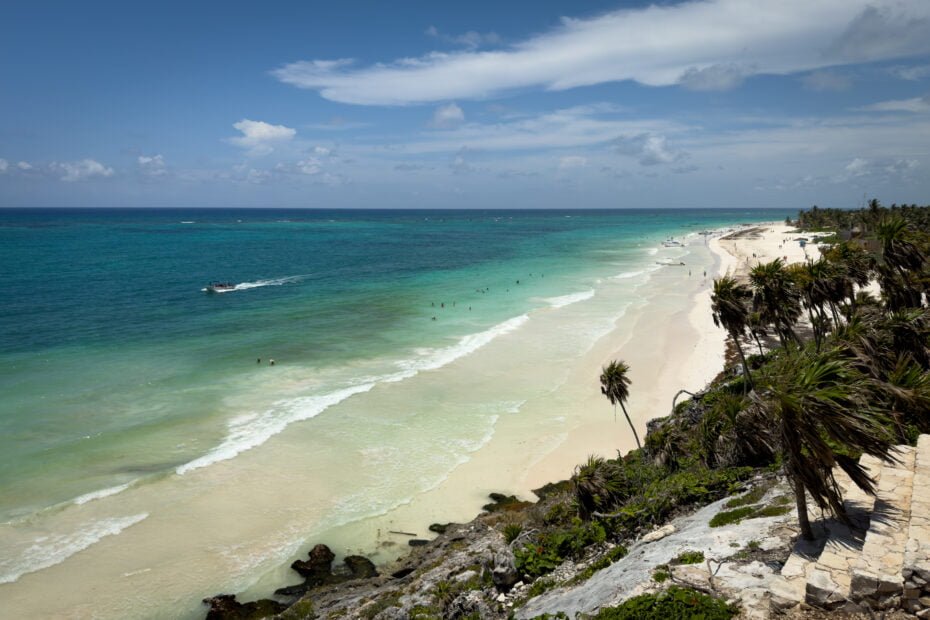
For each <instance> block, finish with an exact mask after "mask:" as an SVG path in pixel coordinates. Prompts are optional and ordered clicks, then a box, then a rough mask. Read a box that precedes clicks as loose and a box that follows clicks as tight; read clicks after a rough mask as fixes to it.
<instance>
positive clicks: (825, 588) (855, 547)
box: [804, 454, 884, 611]
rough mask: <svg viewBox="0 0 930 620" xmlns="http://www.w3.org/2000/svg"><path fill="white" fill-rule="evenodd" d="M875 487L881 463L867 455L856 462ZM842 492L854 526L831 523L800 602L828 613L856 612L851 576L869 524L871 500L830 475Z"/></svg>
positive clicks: (846, 478) (846, 479)
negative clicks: (830, 611)
mask: <svg viewBox="0 0 930 620" xmlns="http://www.w3.org/2000/svg"><path fill="white" fill-rule="evenodd" d="M859 463H860V464H861V465H862V466H863V467H865V469H866V470H867V471H868V473H869V475H870V476H871V477H872V478H873V479H874V480H875V482H876V485H880V484H881V480H882V477H883V476H884V472H883V467H882V465H883V464H882V462H881V461H880V460H879V459H877V458H875V457H873V456H870V455H868V454H866V455H863V456H862V457H861V458H860V459H859ZM834 475H835V477H836V478H837V482H838V483H839V485H840V487H841V489H842V490H843V504H844V506H845V507H846V512H847V514H848V515H849V516H850V519H851V520H852V521H853V524H854V526H855V527H852V528H850V527H849V526H847V525H845V524H843V523H840V522H839V521H835V520H831V521H830V522H829V525H828V526H827V527H828V530H829V537H828V538H827V541H826V543H825V544H824V546H823V551H821V553H820V557H819V558H817V561H816V562H814V563H813V564H812V565H811V566H810V567H808V570H807V575H806V580H805V581H806V583H805V590H804V599H805V601H806V602H807V603H808V604H809V605H813V606H815V607H820V608H823V609H830V610H846V611H856V610H857V606H855V605H853V604H850V603H849V592H850V586H851V585H852V580H851V574H852V569H853V566H854V565H855V563H856V561H857V560H858V558H859V554H860V552H861V550H862V546H863V543H864V537H863V532H864V530H865V528H866V527H868V525H869V518H868V515H869V513H870V512H871V511H872V507H873V504H874V501H875V498H874V497H872V496H871V495H869V494H867V493H866V492H865V491H863V490H862V489H860V488H859V487H858V486H856V485H855V484H854V483H853V482H852V480H851V479H850V478H849V476H847V475H846V474H845V473H844V472H842V471H838V472H837V473H836V474H834Z"/></svg>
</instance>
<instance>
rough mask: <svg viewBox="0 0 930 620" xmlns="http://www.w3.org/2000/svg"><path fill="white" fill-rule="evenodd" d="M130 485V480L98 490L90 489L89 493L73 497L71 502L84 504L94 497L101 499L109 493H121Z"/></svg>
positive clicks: (109, 494) (108, 495)
mask: <svg viewBox="0 0 930 620" xmlns="http://www.w3.org/2000/svg"><path fill="white" fill-rule="evenodd" d="M131 486H132V483H131V482H127V483H126V484H120V485H117V486H115V487H109V488H106V489H100V490H99V491H92V492H90V493H85V494H84V495H81V496H79V497H75V498H74V499H73V500H72V502H73V503H74V504H77V505H78V506H80V505H81V504H86V503H87V502H92V501H94V500H95V499H103V498H104V497H110V496H111V495H116V494H117V493H122V492H123V491H125V490H126V489H128V488H129V487H131Z"/></svg>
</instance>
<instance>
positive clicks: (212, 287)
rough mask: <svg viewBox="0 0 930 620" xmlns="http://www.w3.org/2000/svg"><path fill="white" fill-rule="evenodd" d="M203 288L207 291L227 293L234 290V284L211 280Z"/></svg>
mask: <svg viewBox="0 0 930 620" xmlns="http://www.w3.org/2000/svg"><path fill="white" fill-rule="evenodd" d="M203 290H205V291H206V292H208V293H228V292H229V291H234V290H236V285H235V284H233V283H232V282H211V283H210V284H208V285H207V287H206V288H205V289H203Z"/></svg>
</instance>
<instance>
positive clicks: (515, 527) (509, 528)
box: [504, 523, 523, 545]
mask: <svg viewBox="0 0 930 620" xmlns="http://www.w3.org/2000/svg"><path fill="white" fill-rule="evenodd" d="M522 533H523V526H522V525H520V524H519V523H508V524H507V525H505V526H504V540H506V541H507V544H508V545H509V544H510V543H512V542H513V541H515V540H516V539H517V536H519V535H520V534H522Z"/></svg>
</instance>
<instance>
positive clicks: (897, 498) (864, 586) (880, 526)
mask: <svg viewBox="0 0 930 620" xmlns="http://www.w3.org/2000/svg"><path fill="white" fill-rule="evenodd" d="M914 454H915V451H914V448H912V447H910V446H898V454H897V455H896V458H897V459H898V462H897V463H885V466H884V467H883V468H882V474H881V480H880V481H879V483H878V488H877V494H876V497H875V505H874V507H873V509H872V518H871V522H870V524H869V531H868V533H867V534H866V536H865V541H864V543H863V545H862V553H861V554H860V556H859V557H858V558H857V560H856V562H855V564H854V565H853V566H852V584H851V591H850V596H851V598H852V599H853V600H855V601H856V602H859V603H862V604H863V605H864V606H867V607H870V608H872V609H891V608H895V607H897V606H898V605H899V604H900V602H901V595H902V593H903V590H904V578H903V577H902V569H903V568H904V548H905V545H906V544H907V538H908V524H909V523H910V520H911V491H912V488H913V484H914Z"/></svg>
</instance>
